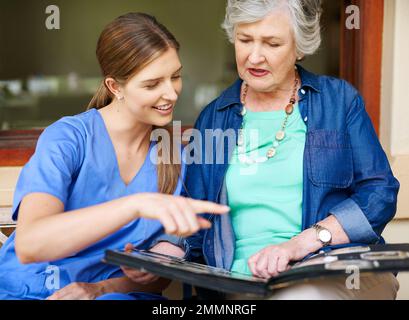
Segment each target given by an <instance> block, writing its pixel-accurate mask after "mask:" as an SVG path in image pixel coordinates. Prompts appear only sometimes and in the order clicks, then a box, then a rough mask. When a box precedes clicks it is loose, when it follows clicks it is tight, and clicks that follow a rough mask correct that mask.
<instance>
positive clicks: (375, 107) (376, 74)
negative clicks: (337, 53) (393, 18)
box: [340, 0, 384, 135]
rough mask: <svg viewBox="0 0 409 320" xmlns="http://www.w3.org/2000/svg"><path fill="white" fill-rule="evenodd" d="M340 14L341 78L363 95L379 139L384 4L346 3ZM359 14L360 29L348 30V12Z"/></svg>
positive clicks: (377, 1) (380, 1)
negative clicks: (352, 9)
mask: <svg viewBox="0 0 409 320" xmlns="http://www.w3.org/2000/svg"><path fill="white" fill-rule="evenodd" d="M343 1H344V3H343V8H342V13H341V17H342V19H341V23H342V27H341V61H340V76H341V78H343V79H345V80H347V81H348V82H350V83H352V84H353V85H354V86H355V87H356V88H357V89H358V90H359V92H360V93H361V94H362V96H363V97H364V100H365V106H366V110H367V112H368V114H369V116H370V117H371V119H372V123H373V125H374V127H375V130H376V132H377V133H378V135H379V129H380V110H381V81H382V48H383V23H384V0H370V1H368V0H343ZM350 5H356V6H357V7H358V8H359V10H360V29H359V30H356V29H355V30H349V29H348V28H347V27H346V25H345V21H346V19H347V14H346V8H347V7H348V6H350Z"/></svg>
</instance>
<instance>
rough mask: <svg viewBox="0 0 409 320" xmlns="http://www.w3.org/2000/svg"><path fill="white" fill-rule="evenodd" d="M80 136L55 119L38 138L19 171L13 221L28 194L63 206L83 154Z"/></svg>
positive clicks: (71, 128)
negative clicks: (50, 198) (45, 196)
mask: <svg viewBox="0 0 409 320" xmlns="http://www.w3.org/2000/svg"><path fill="white" fill-rule="evenodd" d="M83 141H84V139H83V137H82V135H81V133H80V131H79V130H78V129H77V128H76V127H74V126H73V125H72V124H69V123H66V122H64V121H63V120H59V121H57V122H55V123H54V124H52V125H51V126H49V127H47V128H46V129H45V130H44V131H43V133H42V134H41V136H40V137H39V139H38V142H37V146H36V150H35V152H34V155H33V156H32V157H31V158H30V160H29V162H28V163H27V164H26V165H25V166H24V168H23V169H22V171H21V173H20V176H19V178H18V181H17V185H16V190H15V192H14V199H13V209H12V212H13V220H17V217H18V209H19V206H20V203H21V201H22V200H23V198H24V197H25V196H26V195H28V194H30V193H47V194H50V195H52V196H54V197H56V198H58V199H59V200H61V202H62V203H63V204H64V206H65V204H66V201H67V197H68V190H69V187H70V184H71V182H72V180H73V177H74V175H75V172H76V171H77V170H78V168H79V164H80V159H81V157H82V155H83V153H84V152H83V149H84V148H83Z"/></svg>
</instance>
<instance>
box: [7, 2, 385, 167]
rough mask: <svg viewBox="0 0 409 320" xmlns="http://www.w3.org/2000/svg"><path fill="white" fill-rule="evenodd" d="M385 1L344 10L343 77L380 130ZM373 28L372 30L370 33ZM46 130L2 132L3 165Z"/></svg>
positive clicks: (20, 160)
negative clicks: (356, 16)
mask: <svg viewBox="0 0 409 320" xmlns="http://www.w3.org/2000/svg"><path fill="white" fill-rule="evenodd" d="M349 5H357V6H358V7H359V9H360V25H361V26H360V27H361V28H360V29H359V30H348V29H347V28H346V27H345V21H346V18H347V16H346V8H347V7H348V6H349ZM383 18H384V0H371V1H368V0H343V8H342V13H341V24H342V27H341V40H340V41H341V43H340V45H341V58H340V60H341V61H340V77H341V78H343V79H345V80H347V81H349V82H350V83H352V84H353V85H354V86H355V87H356V88H357V89H358V90H359V91H360V93H361V94H362V95H363V97H364V99H365V102H366V109H367V111H368V113H369V115H370V117H371V119H372V122H373V124H374V127H375V130H376V131H377V133H379V117H380V104H381V69H382V34H383ZM368 30H370V32H367V31H368ZM41 132H42V130H10V131H0V166H17V167H19V166H23V165H24V164H25V163H27V161H28V160H29V159H30V157H31V156H32V154H33V153H34V150H35V146H36V143H37V140H38V137H39V135H40V134H41Z"/></svg>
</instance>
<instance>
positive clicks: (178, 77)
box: [172, 74, 182, 80]
mask: <svg viewBox="0 0 409 320" xmlns="http://www.w3.org/2000/svg"><path fill="white" fill-rule="evenodd" d="M180 78H182V75H180V74H178V75H175V76H173V77H172V80H178V79H180Z"/></svg>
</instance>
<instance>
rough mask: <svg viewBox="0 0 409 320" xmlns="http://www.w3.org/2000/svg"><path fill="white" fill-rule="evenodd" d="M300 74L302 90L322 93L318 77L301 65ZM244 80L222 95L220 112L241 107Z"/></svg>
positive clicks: (239, 80) (298, 66) (238, 81)
mask: <svg viewBox="0 0 409 320" xmlns="http://www.w3.org/2000/svg"><path fill="white" fill-rule="evenodd" d="M297 68H298V73H299V74H300V77H301V89H306V88H309V89H311V90H314V91H316V92H320V89H321V88H320V83H319V78H318V76H317V75H315V74H313V73H311V72H309V71H307V70H305V69H304V68H303V67H301V66H300V65H297ZM242 83H243V80H241V79H238V80H237V81H236V82H235V83H234V84H233V85H232V86H231V87H230V88H228V89H227V90H226V91H224V93H223V94H222V97H221V99H220V102H219V106H218V107H217V110H218V111H221V110H224V109H226V108H227V107H230V106H232V105H240V103H241V101H240V88H241V85H242Z"/></svg>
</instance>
